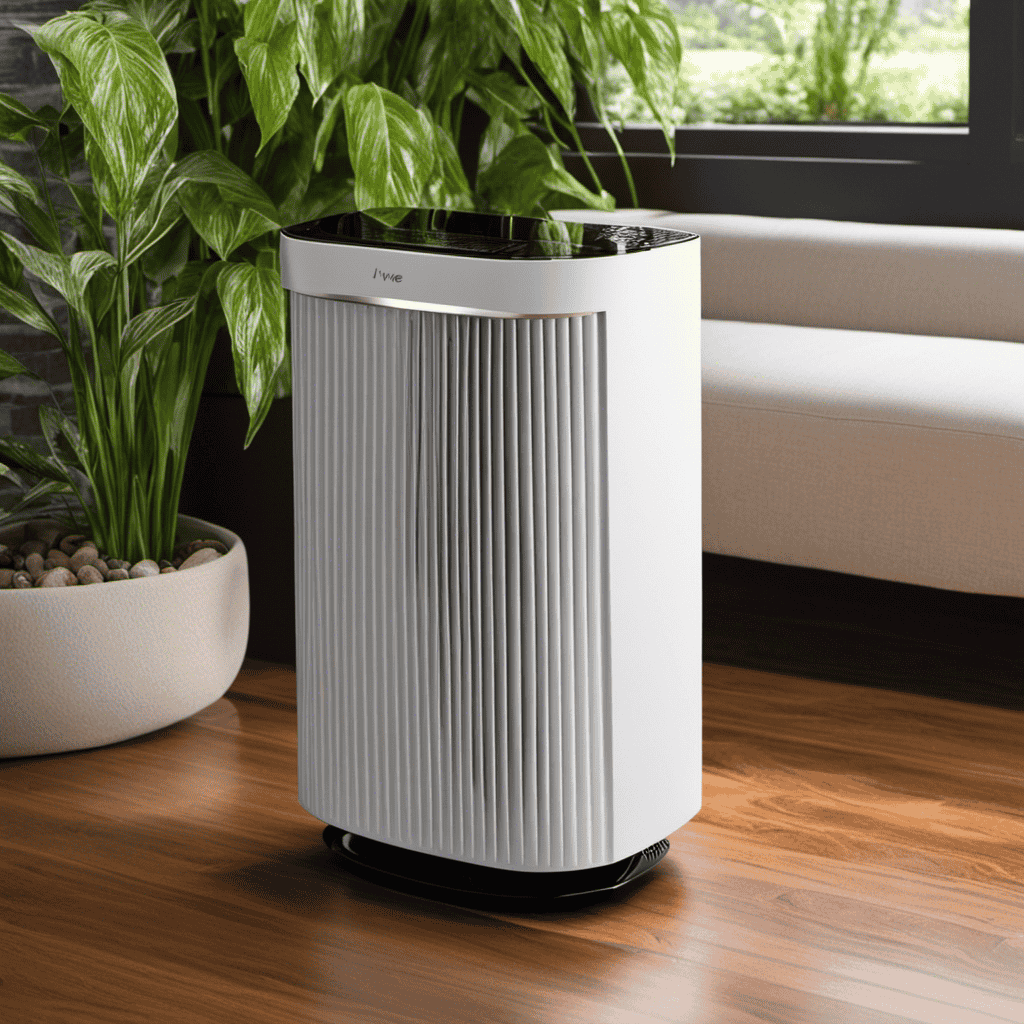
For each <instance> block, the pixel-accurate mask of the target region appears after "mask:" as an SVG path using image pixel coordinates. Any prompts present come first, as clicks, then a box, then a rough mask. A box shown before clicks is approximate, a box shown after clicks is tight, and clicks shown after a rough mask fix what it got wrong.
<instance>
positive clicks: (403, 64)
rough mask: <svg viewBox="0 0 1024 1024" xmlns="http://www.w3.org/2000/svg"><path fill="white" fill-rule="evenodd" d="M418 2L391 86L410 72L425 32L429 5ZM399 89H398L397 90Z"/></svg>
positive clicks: (399, 81) (421, 1) (395, 84)
mask: <svg viewBox="0 0 1024 1024" xmlns="http://www.w3.org/2000/svg"><path fill="white" fill-rule="evenodd" d="M414 3H415V4H416V13H415V14H413V16H412V24H411V25H410V26H409V33H408V35H406V37H405V41H404V42H403V43H402V53H401V56H400V57H399V58H398V67H396V68H395V72H394V74H393V75H392V76H391V88H392V89H393V90H394V87H395V86H397V85H398V84H399V83H401V81H402V79H404V78H405V76H406V75H407V74H408V72H409V65H410V64H412V60H413V55H414V53H415V51H416V47H417V45H418V44H419V40H420V35H421V33H422V32H423V23H424V22H425V21H426V19H427V5H426V3H424V2H423V0H414ZM395 91H397V90H395Z"/></svg>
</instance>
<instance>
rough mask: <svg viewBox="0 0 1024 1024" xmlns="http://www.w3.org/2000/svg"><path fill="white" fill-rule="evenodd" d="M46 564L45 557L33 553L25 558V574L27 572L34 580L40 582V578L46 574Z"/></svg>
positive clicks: (36, 552) (35, 552)
mask: <svg viewBox="0 0 1024 1024" xmlns="http://www.w3.org/2000/svg"><path fill="white" fill-rule="evenodd" d="M45 566H46V563H45V562H44V561H43V556H42V555H41V554H40V553H39V552H38V551H33V552H32V553H31V554H29V555H26V556H25V572H27V573H28V574H29V575H30V576H31V577H32V579H33V580H38V579H39V577H40V576H42V575H43V573H44V572H46V567H45Z"/></svg>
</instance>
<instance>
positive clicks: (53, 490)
mask: <svg viewBox="0 0 1024 1024" xmlns="http://www.w3.org/2000/svg"><path fill="white" fill-rule="evenodd" d="M0 476H6V477H13V478H14V479H17V476H16V474H14V473H12V472H10V471H9V470H8V469H7V467H6V466H4V465H2V464H0ZM71 493H72V487H71V485H70V484H67V483H63V482H61V481H59V480H40V481H39V482H38V483H37V484H36V485H35V486H34V487H32V488H31V489H30V490H28V491H26V492H25V493H24V494H23V495H21V497H20V498H19V499H18V500H17V501H16V502H15V503H14V504H13V505H12V506H11V507H10V508H7V509H3V510H2V511H0V523H5V522H8V521H9V520H12V519H15V517H18V518H20V519H28V518H35V517H37V516H39V515H40V514H41V513H43V512H52V511H53V508H54V502H53V500H52V499H53V498H54V497H55V496H56V495H58V494H71Z"/></svg>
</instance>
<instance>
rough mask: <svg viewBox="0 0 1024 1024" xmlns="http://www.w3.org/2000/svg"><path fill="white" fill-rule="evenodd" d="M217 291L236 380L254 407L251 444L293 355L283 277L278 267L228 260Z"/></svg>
mask: <svg viewBox="0 0 1024 1024" xmlns="http://www.w3.org/2000/svg"><path fill="white" fill-rule="evenodd" d="M217 294H218V295H219V296H220V302H221V306H222V307H223V309H224V315H225V317H226V318H227V322H228V330H229V331H230V333H231V347H232V350H233V351H234V356H235V380H236V382H237V384H238V390H239V391H240V392H241V393H242V394H243V395H244V396H245V404H246V407H247V408H248V410H249V430H248V433H247V434H246V437H245V446H246V447H247V448H248V446H249V444H250V443H251V442H252V439H253V438H254V437H255V436H256V431H257V430H258V429H259V427H260V424H261V423H262V422H263V420H264V418H265V417H266V415H267V413H268V412H269V411H270V405H271V403H272V402H273V400H274V391H275V388H276V386H277V379H278V375H279V373H280V369H281V365H282V364H283V363H284V361H285V360H286V359H287V358H288V344H287V326H286V319H285V309H286V303H285V294H284V289H283V288H282V287H281V275H280V273H279V272H278V271H277V269H275V268H274V267H266V266H254V265H253V264H251V263H229V264H227V265H226V266H225V267H224V269H223V270H222V271H221V273H220V275H219V276H218V278H217Z"/></svg>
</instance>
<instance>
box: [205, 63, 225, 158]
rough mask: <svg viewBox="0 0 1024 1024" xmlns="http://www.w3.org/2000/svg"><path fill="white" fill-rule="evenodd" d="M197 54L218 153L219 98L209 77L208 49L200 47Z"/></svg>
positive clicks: (221, 143)
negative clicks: (201, 69) (201, 66)
mask: <svg viewBox="0 0 1024 1024" xmlns="http://www.w3.org/2000/svg"><path fill="white" fill-rule="evenodd" d="M199 53H200V56H201V57H202V61H203V79H204V80H205V82H206V105H207V107H208V108H209V111H210V120H211V121H212V122H213V144H214V148H215V149H216V150H217V152H218V153H221V152H223V150H224V139H223V137H222V135H221V130H220V97H219V96H218V95H216V90H215V89H214V78H213V77H212V76H211V75H210V54H209V47H207V46H203V45H200V47H199Z"/></svg>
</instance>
